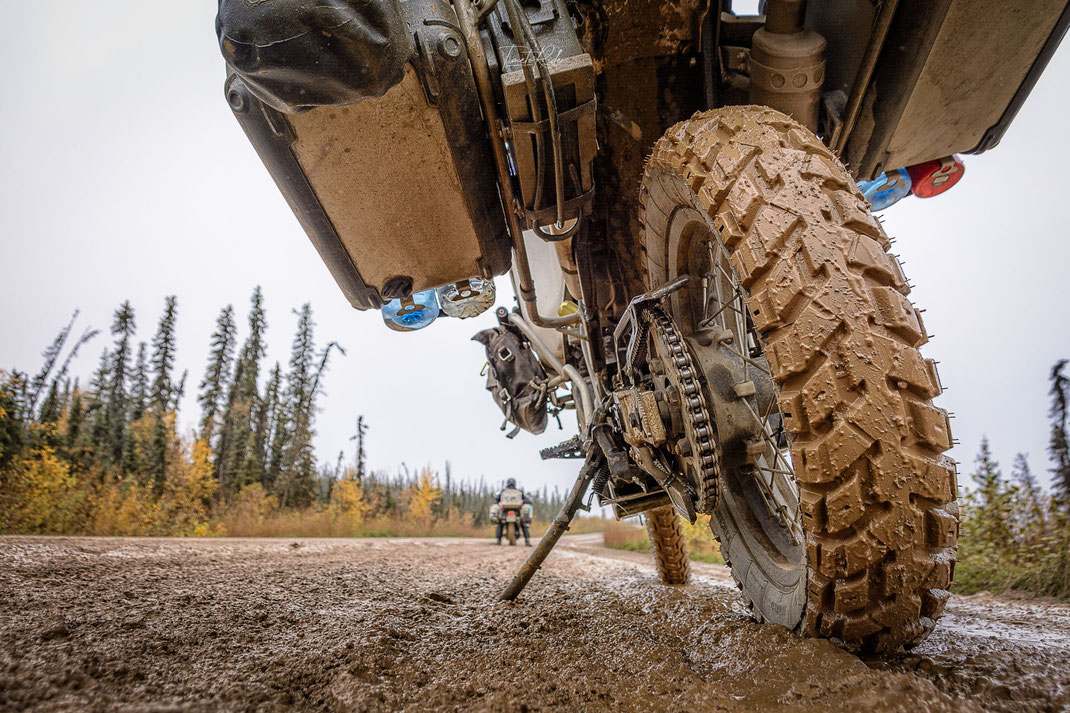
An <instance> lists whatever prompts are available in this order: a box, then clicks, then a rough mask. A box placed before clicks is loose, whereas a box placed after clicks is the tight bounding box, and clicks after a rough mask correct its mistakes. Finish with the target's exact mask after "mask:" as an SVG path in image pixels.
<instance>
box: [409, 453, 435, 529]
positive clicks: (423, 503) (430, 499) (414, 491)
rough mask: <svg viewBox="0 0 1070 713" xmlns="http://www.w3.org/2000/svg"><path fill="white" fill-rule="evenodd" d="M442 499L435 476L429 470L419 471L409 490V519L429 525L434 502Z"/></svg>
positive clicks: (422, 469) (426, 468) (425, 468)
mask: <svg viewBox="0 0 1070 713" xmlns="http://www.w3.org/2000/svg"><path fill="white" fill-rule="evenodd" d="M440 497H442V491H441V490H440V489H439V487H438V483H437V481H436V480H435V474H434V472H432V470H431V468H429V467H424V468H421V469H420V474H419V475H418V476H417V478H416V482H415V483H414V484H413V485H412V486H411V487H410V488H409V492H408V498H409V517H410V518H411V519H412V520H413V522H416V523H419V524H430V522H431V520H432V519H433V511H432V508H433V507H434V505H435V502H436V501H437V500H438V499H439V498H440Z"/></svg>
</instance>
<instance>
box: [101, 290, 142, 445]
mask: <svg viewBox="0 0 1070 713" xmlns="http://www.w3.org/2000/svg"><path fill="white" fill-rule="evenodd" d="M136 328H137V326H136V324H135V323H134V308H133V307H131V306H130V302H129V301H126V302H123V303H122V304H121V305H120V306H119V309H117V310H116V311H115V319H114V321H113V322H112V325H111V333H112V335H113V336H114V337H115V343H114V345H113V346H114V351H113V352H112V362H111V374H110V379H109V383H108V387H109V389H108V397H107V403H106V404H105V409H106V412H107V436H106V438H107V442H106V444H105V445H106V447H105V450H104V454H105V462H106V463H108V464H114V465H118V464H120V463H121V462H122V457H123V445H124V443H125V436H126V426H127V410H128V406H129V394H128V392H127V388H128V381H129V378H130V356H131V346H130V340H131V337H133V336H134V331H135V330H136Z"/></svg>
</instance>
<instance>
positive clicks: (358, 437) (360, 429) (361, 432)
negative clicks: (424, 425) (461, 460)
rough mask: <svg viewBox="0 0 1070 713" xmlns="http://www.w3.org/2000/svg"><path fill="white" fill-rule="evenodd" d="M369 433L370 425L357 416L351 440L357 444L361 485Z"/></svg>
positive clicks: (358, 471)
mask: <svg viewBox="0 0 1070 713" xmlns="http://www.w3.org/2000/svg"><path fill="white" fill-rule="evenodd" d="M367 433H368V424H366V423H364V415H363V414H361V415H360V416H357V432H356V433H355V434H353V436H351V437H350V439H349V440H351V441H356V442H357V454H356V473H355V474H354V478H355V479H356V481H357V484H358V485H359V484H360V483H361V482H363V480H364V476H365V474H366V473H365V462H364V437H365V435H366V434H367ZM449 477H450V474H449V464H447V465H446V482H447V483H449Z"/></svg>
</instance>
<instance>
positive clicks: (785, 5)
mask: <svg viewBox="0 0 1070 713" xmlns="http://www.w3.org/2000/svg"><path fill="white" fill-rule="evenodd" d="M805 17H806V0H769V2H768V4H767V6H766V14H765V26H764V27H761V28H759V29H758V30H757V31H756V32H755V33H754V37H753V39H752V40H751V55H750V101H751V102H752V103H754V104H763V105H765V106H768V107H771V108H773V109H776V110H777V111H782V112H784V113H785V114H787V115H789V116H790V117H792V118H793V119H795V120H796V121H798V122H799V123H800V124H802V125H804V126H805V127H806V128H808V129H810V131H813V132H815V133H816V132H817V128H818V109H819V106H820V103H821V85H822V84H823V83H824V81H825V38H824V37H822V36H821V35H819V34H818V33H816V32H814V31H813V30H808V29H806V28H805V27H804V26H803V20H804V18H805Z"/></svg>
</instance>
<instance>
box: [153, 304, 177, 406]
mask: <svg viewBox="0 0 1070 713" xmlns="http://www.w3.org/2000/svg"><path fill="white" fill-rule="evenodd" d="M177 318H178V301H177V300H176V299H175V296H174V295H171V296H170V297H168V298H167V299H166V300H165V301H164V309H163V315H162V316H161V317H160V322H159V324H158V325H157V326H156V334H155V336H153V338H152V391H151V392H150V394H149V401H150V404H151V406H152V408H153V409H155V410H156V412H157V413H158V414H162V413H164V412H165V411H168V410H169V409H170V406H171V398H172V396H173V394H174V393H175V391H176V387H175V384H173V383H172V382H171V370H172V369H174V366H175V321H176V320H177Z"/></svg>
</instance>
